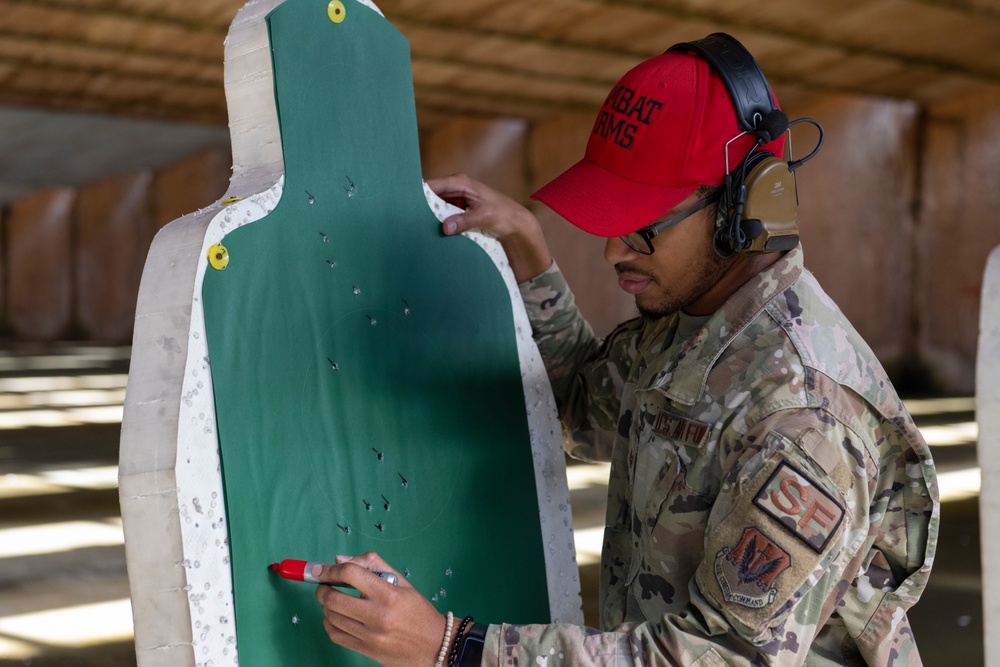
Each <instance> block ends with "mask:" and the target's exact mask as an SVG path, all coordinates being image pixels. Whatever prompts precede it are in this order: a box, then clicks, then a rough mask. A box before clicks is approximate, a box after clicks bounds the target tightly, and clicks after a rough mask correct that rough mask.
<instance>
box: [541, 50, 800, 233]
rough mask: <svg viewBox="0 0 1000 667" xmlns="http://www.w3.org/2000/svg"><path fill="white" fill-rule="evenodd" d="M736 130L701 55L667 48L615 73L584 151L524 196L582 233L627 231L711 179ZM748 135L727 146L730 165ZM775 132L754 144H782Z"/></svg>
mask: <svg viewBox="0 0 1000 667" xmlns="http://www.w3.org/2000/svg"><path fill="white" fill-rule="evenodd" d="M740 132H742V129H741V128H740V126H739V123H738V121H737V119H736V111H735V109H734V108H733V103H732V100H731V99H730V95H729V91H728V90H727V89H726V85H725V84H724V83H723V81H722V79H721V78H720V77H719V75H718V73H717V72H716V71H715V70H714V68H713V67H712V66H711V65H709V63H708V61H706V60H704V59H703V58H701V57H699V56H696V55H694V54H693V53H690V52H684V51H669V52H667V53H664V54H662V55H659V56H656V57H655V58H651V59H649V60H646V61H644V62H642V63H640V64H639V65H637V66H636V67H634V68H632V69H631V70H630V71H629V72H628V73H626V74H625V76H623V77H622V78H621V80H619V81H618V83H617V84H616V85H615V87H614V88H612V90H611V93H610V94H609V95H608V97H607V99H606V100H605V101H604V104H603V106H602V107H601V111H600V113H599V114H598V116H597V121H596V122H595V123H594V128H593V130H592V132H591V135H590V140H589V141H588V142H587V150H586V152H585V153H584V158H583V159H582V160H580V161H579V162H577V163H576V164H575V165H573V166H572V167H570V168H569V169H567V170H566V171H565V172H563V173H562V174H560V175H559V176H557V177H556V178H555V179H554V180H552V181H551V182H550V183H548V184H547V185H545V186H544V187H542V188H541V189H540V190H538V191H537V192H535V193H534V194H533V195H531V198H532V199H536V200H538V201H540V202H542V203H544V204H546V205H547V206H548V207H549V208H551V209H553V210H554V211H555V212H556V213H558V214H559V215H561V216H562V217H564V218H566V219H567V220H568V221H569V222H571V223H572V224H574V225H576V226H577V227H579V228H580V229H582V230H584V231H585V232H589V233H591V234H595V235H597V236H604V237H612V236H621V235H623V234H629V233H631V232H634V231H635V230H637V229H640V228H642V227H645V226H646V225H648V224H649V223H651V222H652V221H654V220H656V219H657V218H659V217H661V216H663V215H664V214H665V213H667V212H668V211H670V210H671V209H673V208H674V207H675V206H677V205H678V204H679V203H681V202H682V201H684V199H685V198H687V197H688V196H689V195H690V194H691V193H693V192H694V191H695V190H697V189H698V187H699V186H702V185H721V184H722V183H723V182H724V179H725V175H726V143H727V142H729V141H730V140H731V139H733V138H734V137H736V136H737V135H739V134H740ZM755 141H756V137H755V136H753V135H750V134H746V135H744V136H742V137H740V138H739V139H737V140H736V141H734V142H733V143H732V144H731V145H730V146H729V163H730V168H731V169H733V168H735V167H736V163H737V162H739V161H740V160H742V159H743V157H744V156H745V155H746V153H747V151H749V150H750V148H751V147H752V146H753V145H754V142H755ZM783 143H784V141H783V137H782V138H778V139H775V140H774V141H772V142H771V143H770V144H765V145H764V148H765V149H767V150H770V151H771V152H772V153H774V154H775V155H778V156H781V154H782V152H783V148H784V146H783Z"/></svg>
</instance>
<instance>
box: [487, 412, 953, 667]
mask: <svg viewBox="0 0 1000 667" xmlns="http://www.w3.org/2000/svg"><path fill="white" fill-rule="evenodd" d="M743 418H745V416H744V417H741V419H743ZM852 426H853V425H852ZM883 427H884V424H883V425H875V426H874V427H873V430H871V431H869V432H868V434H866V435H863V436H861V435H859V433H858V430H857V429H856V428H852V427H849V426H848V425H846V424H845V423H844V422H843V421H841V420H840V419H836V418H833V417H831V415H830V414H829V413H825V412H824V411H822V410H807V409H791V410H782V411H780V413H779V414H778V415H772V416H770V417H768V418H767V419H765V420H764V421H762V422H760V423H758V424H756V425H754V426H752V427H750V428H749V429H744V431H743V433H741V434H738V435H736V437H731V438H729V441H728V442H723V443H722V444H721V445H720V448H719V449H720V451H719V458H718V459H717V460H719V461H720V462H721V463H722V476H721V485H720V487H719V488H718V496H717V497H716V499H715V502H714V503H713V504H712V505H711V508H710V509H709V510H708V514H709V516H708V519H707V523H706V524H705V525H704V532H703V533H700V537H698V538H697V541H696V542H693V543H691V545H690V547H689V548H692V549H698V550H699V551H701V552H702V553H703V556H702V558H701V562H700V563H699V564H698V566H697V568H696V571H695V573H694V576H693V577H691V578H690V579H688V580H687V581H686V582H681V581H677V582H675V583H676V584H678V585H682V586H686V589H687V591H688V600H689V601H688V602H687V604H686V605H684V606H683V607H682V608H680V609H679V610H676V609H675V610H671V611H667V612H665V613H664V612H659V613H658V612H657V609H658V608H659V609H662V606H658V605H660V604H662V600H659V599H658V592H657V590H651V591H645V590H644V589H643V586H644V584H642V583H641V582H642V579H643V577H642V576H638V577H635V579H634V580H635V581H636V582H637V583H636V584H634V585H632V586H630V591H631V596H632V602H631V603H630V606H632V605H635V606H636V607H637V608H638V611H640V612H641V614H640V616H642V617H645V618H646V619H647V620H646V621H645V622H641V623H637V624H631V625H628V624H626V625H623V626H620V627H618V628H615V629H613V631H610V632H597V631H594V630H591V629H587V628H583V627H577V626H565V625H521V626H513V625H501V626H493V627H491V628H490V632H489V635H488V637H487V640H488V642H487V645H486V651H485V652H484V661H483V663H482V664H483V665H487V666H489V667H500V666H501V665H503V666H505V667H507V666H511V665H532V666H535V665H543V666H544V667H557V666H562V665H574V666H582V667H612V666H615V667H617V666H619V665H622V666H624V665H630V666H632V667H645V666H647V665H685V666H688V665H694V666H698V667H705V666H709V665H710V666H713V667H717V666H721V665H732V666H738V667H750V666H751V665H753V666H755V667H756V666H760V665H782V666H784V665H802V664H805V662H806V660H807V658H808V657H809V656H813V657H815V656H817V655H826V656H838V658H837V659H838V660H844V659H847V658H848V656H846V655H845V647H850V648H849V650H851V651H855V653H854V655H853V659H854V660H855V661H857V664H863V662H864V661H865V659H869V660H870V659H875V660H876V661H877V664H883V665H893V666H903V665H919V664H920V662H919V660H920V659H919V656H918V654H917V652H916V646H915V644H914V643H913V641H912V633H911V632H910V629H909V626H908V624H907V621H906V609H907V608H908V607H909V606H910V605H912V604H913V602H914V601H915V600H916V598H917V597H918V596H919V594H920V591H921V590H922V588H923V586H924V584H925V583H926V578H927V574H928V572H929V567H930V562H931V560H932V557H933V546H934V545H933V542H934V536H933V534H932V533H934V532H936V528H935V527H934V526H936V523H935V522H933V521H932V522H930V524H929V522H928V518H929V516H931V515H932V514H933V513H934V498H935V494H936V490H935V481H934V476H933V469H932V468H928V467H927V466H921V465H917V464H915V463H914V461H912V460H910V459H912V456H910V455H909V454H907V448H906V447H905V443H904V446H897V445H894V444H893V445H891V446H889V447H888V448H887V447H886V444H885V443H886V441H891V440H893V436H891V435H886V431H884V430H883ZM736 430H737V429H735V428H734V429H730V431H731V432H735V431H736ZM869 436H870V437H869ZM673 509H674V508H670V509H669V510H666V509H665V511H673ZM679 509H681V510H683V511H690V510H684V508H679ZM676 525H677V524H674V526H675V527H676ZM928 525H930V526H931V531H930V533H929V532H928V530H927V528H928ZM696 533H697V531H696ZM644 537H645V532H644V533H643V536H642V537H640V542H639V544H638V545H637V546H638V547H639V548H638V549H637V551H636V555H635V556H634V557H633V570H634V571H635V572H639V573H647V574H649V575H650V578H655V577H654V575H658V574H663V573H666V574H665V575H664V576H668V577H669V576H670V574H669V573H670V568H669V567H668V566H667V563H668V562H670V560H669V559H670V555H669V552H670V551H671V549H676V548H678V546H677V544H678V543H679V544H680V545H681V548H684V547H685V546H686V545H685V543H686V542H687V540H688V539H689V538H690V535H688V534H676V535H672V534H669V533H668V532H662V533H658V532H657V528H653V530H652V532H650V534H649V538H650V539H649V541H648V543H646V544H645V546H643V543H642V541H641V540H642V539H643V538H644ZM689 576H690V575H689ZM647 592H648V593H649V594H647ZM633 613H634V612H630V615H632V614H633ZM834 615H836V617H837V618H836V619H835V620H834V622H831V623H828V621H829V620H830V618H831V617H832V616H834ZM865 642H867V643H865ZM855 643H857V646H855ZM858 651H860V655H859V654H858ZM862 656H864V657H862ZM838 664H839V663H838ZM852 664H853V663H852ZM871 664H876V663H874V662H873V663H871Z"/></svg>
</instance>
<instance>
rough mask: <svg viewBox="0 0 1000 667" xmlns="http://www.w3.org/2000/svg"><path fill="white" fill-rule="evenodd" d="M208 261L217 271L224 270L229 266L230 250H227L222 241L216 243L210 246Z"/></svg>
mask: <svg viewBox="0 0 1000 667" xmlns="http://www.w3.org/2000/svg"><path fill="white" fill-rule="evenodd" d="M208 263H209V264H210V265H211V266H212V268H213V269H215V270H216V271H222V270H223V269H224V268H226V267H227V266H229V251H228V250H226V246H224V245H222V244H221V243H216V244H215V245H214V246H212V247H211V248H209V249H208Z"/></svg>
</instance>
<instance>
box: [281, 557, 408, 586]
mask: <svg viewBox="0 0 1000 667" xmlns="http://www.w3.org/2000/svg"><path fill="white" fill-rule="evenodd" d="M314 565H319V566H322V565H323V564H322V563H316V562H314V561H310V560H294V559H288V558H286V559H285V560H283V561H281V562H280V563H271V565H269V566H268V569H269V570H271V571H272V572H277V573H278V575H279V576H280V577H281V578H282V579H291V580H292V581H304V582H306V583H309V584H327V585H329V586H341V587H344V588H354V587H353V586H351V585H350V584H335V583H330V582H328V581H320V580H319V579H317V578H316V577H314V576H313V574H312V569H313V566H314ZM369 572H371V573H372V574H374V575H375V576H377V577H379V578H381V579H384V580H385V581H388V582H389V583H390V584H392V585H393V586H395V585H396V584H397V582H398V579H397V578H396V575H394V574H393V573H392V572H376V571H374V570H369Z"/></svg>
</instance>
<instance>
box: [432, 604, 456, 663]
mask: <svg viewBox="0 0 1000 667" xmlns="http://www.w3.org/2000/svg"><path fill="white" fill-rule="evenodd" d="M454 624H455V615H454V614H452V613H451V612H450V611H449V612H448V619H447V620H446V621H445V626H444V641H442V642H441V650H440V651H439V652H438V659H437V662H435V663H434V667H444V656H445V654H446V653H447V652H448V647H449V646H451V628H452V626H453V625H454Z"/></svg>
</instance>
